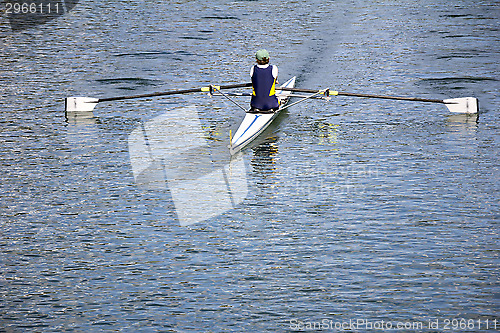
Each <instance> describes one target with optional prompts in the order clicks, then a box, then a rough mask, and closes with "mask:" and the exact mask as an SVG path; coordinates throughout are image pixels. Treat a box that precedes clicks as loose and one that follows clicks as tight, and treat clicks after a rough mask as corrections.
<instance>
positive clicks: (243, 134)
mask: <svg viewBox="0 0 500 333" xmlns="http://www.w3.org/2000/svg"><path fill="white" fill-rule="evenodd" d="M295 79H296V77H295V76H294V77H292V78H291V79H290V80H288V81H286V82H285V83H283V84H282V85H281V86H280V88H293V87H294V86H295ZM290 94H291V91H289V90H279V88H278V90H276V97H278V101H279V105H280V107H279V109H278V110H276V111H274V112H267V113H248V112H247V114H246V115H245V118H243V121H242V122H241V124H240V127H238V130H237V131H236V133H235V135H234V137H233V138H232V139H231V144H230V145H229V150H230V152H231V155H234V154H236V153H237V152H239V151H240V150H241V149H243V148H244V147H246V146H247V145H248V144H249V143H250V142H252V141H253V140H254V139H255V138H256V137H258V136H259V134H261V133H262V132H263V131H264V130H265V129H266V128H267V127H268V126H269V125H270V124H271V123H272V122H273V120H274V119H275V118H276V117H277V116H278V114H279V113H280V112H281V110H283V109H284V108H286V105H287V103H288V100H289V98H290Z"/></svg>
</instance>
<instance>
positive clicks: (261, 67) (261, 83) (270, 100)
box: [249, 49, 279, 113]
mask: <svg viewBox="0 0 500 333" xmlns="http://www.w3.org/2000/svg"><path fill="white" fill-rule="evenodd" d="M255 58H256V60H257V65H254V66H252V69H251V70H250V77H251V78H252V86H253V93H252V100H251V101H250V106H251V109H250V111H249V112H251V113H262V112H273V111H276V110H277V109H278V108H279V103H278V98H277V97H276V91H275V87H276V83H277V79H278V67H277V66H275V65H269V52H267V51H266V50H264V49H262V50H259V51H257V53H256V54H255Z"/></svg>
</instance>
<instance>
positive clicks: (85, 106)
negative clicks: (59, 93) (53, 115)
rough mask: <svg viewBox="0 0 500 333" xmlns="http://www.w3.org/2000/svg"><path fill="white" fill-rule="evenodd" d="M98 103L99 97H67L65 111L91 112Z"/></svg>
mask: <svg viewBox="0 0 500 333" xmlns="http://www.w3.org/2000/svg"><path fill="white" fill-rule="evenodd" d="M97 103H99V99H97V98H92V97H67V98H66V112H91V111H92V110H94V108H95V106H96V105H97Z"/></svg>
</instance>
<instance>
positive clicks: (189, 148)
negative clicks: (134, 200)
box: [128, 107, 248, 226]
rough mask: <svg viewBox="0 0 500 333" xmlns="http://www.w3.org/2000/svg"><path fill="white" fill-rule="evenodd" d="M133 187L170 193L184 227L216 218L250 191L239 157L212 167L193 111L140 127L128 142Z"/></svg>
mask: <svg viewBox="0 0 500 333" xmlns="http://www.w3.org/2000/svg"><path fill="white" fill-rule="evenodd" d="M128 145H129V154H130V162H131V165H132V171H133V174H134V179H135V181H136V183H137V184H138V185H139V186H141V187H144V188H147V189H153V190H154V189H156V190H159V189H168V190H169V191H170V194H171V196H172V199H173V201H174V204H175V209H176V213H177V216H178V218H179V222H180V224H181V225H182V226H186V225H190V224H194V223H197V222H201V221H205V220H207V219H209V218H212V217H215V216H218V215H220V214H222V213H224V212H226V211H228V210H231V209H232V208H234V207H235V206H236V205H238V204H239V203H241V202H242V201H243V200H244V199H245V197H246V195H247V192H248V189H247V181H246V171H245V164H244V161H243V157H241V156H240V157H239V158H233V159H231V160H230V162H229V163H226V164H222V163H220V162H218V163H216V162H214V161H213V159H212V152H211V150H210V148H209V146H208V145H207V141H206V138H205V133H204V132H203V130H202V127H201V123H200V119H199V118H198V114H197V112H196V108H194V107H186V108H180V109H177V110H175V111H172V112H169V113H166V114H163V115H160V116H158V117H156V118H154V119H152V120H150V121H148V122H146V123H144V124H141V125H140V126H138V127H137V128H136V129H135V130H133V131H132V133H130V135H129V137H128Z"/></svg>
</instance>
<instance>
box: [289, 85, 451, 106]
mask: <svg viewBox="0 0 500 333" xmlns="http://www.w3.org/2000/svg"><path fill="white" fill-rule="evenodd" d="M280 89H282V90H289V91H294V92H302V93H310V94H314V93H317V92H318V91H319V90H314V89H301V88H280ZM331 95H339V96H351V97H365V98H382V99H395V100H402V101H415V102H429V103H442V104H446V103H445V102H444V101H443V100H440V99H430V98H418V97H396V96H382V95H372V94H356V93H348V92H342V91H335V92H333V91H332V92H331Z"/></svg>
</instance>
